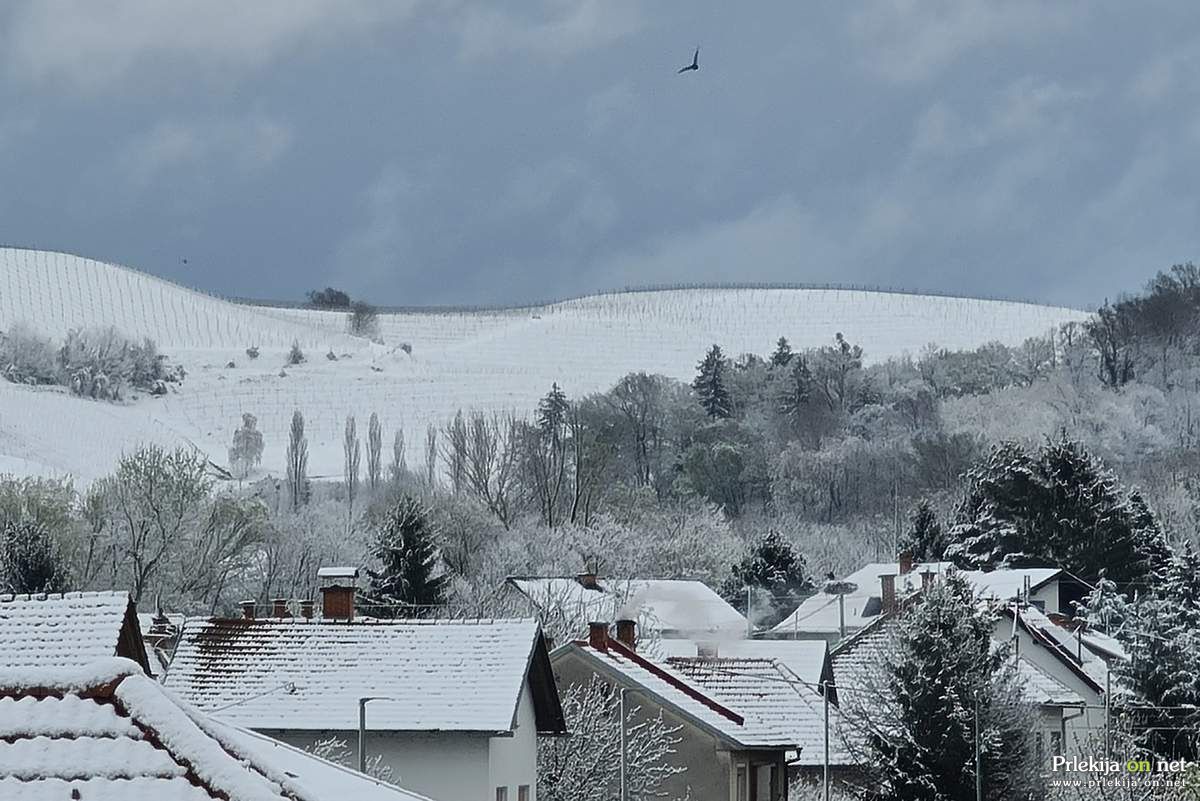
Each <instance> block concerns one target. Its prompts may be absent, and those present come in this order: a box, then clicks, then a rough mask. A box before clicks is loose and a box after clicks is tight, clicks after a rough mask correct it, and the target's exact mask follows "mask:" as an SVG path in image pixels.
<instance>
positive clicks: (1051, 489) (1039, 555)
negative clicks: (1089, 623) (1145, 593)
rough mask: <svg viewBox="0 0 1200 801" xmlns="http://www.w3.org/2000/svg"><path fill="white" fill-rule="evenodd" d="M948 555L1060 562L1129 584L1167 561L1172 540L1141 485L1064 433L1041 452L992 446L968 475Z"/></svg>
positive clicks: (984, 565) (989, 564)
mask: <svg viewBox="0 0 1200 801" xmlns="http://www.w3.org/2000/svg"><path fill="white" fill-rule="evenodd" d="M967 479H968V489H967V493H966V496H965V497H964V498H963V500H962V501H961V503H960V504H959V507H958V512H957V520H956V522H955V524H954V526H953V527H952V528H951V530H950V539H951V540H952V542H951V545H950V546H949V548H947V549H946V556H947V557H948V558H950V559H952V560H954V561H957V562H959V563H961V564H962V565H964V566H969V567H973V568H979V569H984V570H991V569H994V568H996V567H1034V566H1046V565H1050V566H1054V567H1062V568H1064V569H1066V570H1069V571H1071V572H1073V573H1075V574H1076V575H1078V576H1079V577H1080V578H1083V579H1084V580H1095V579H1096V578H1097V577H1098V576H1099V575H1100V574H1101V572H1102V571H1104V575H1106V576H1107V577H1108V578H1110V579H1112V580H1114V581H1116V582H1117V583H1118V584H1121V585H1124V584H1126V583H1129V582H1139V581H1144V580H1145V579H1146V578H1148V577H1149V576H1150V575H1151V574H1152V571H1153V570H1154V569H1155V568H1156V567H1158V566H1160V565H1162V564H1163V561H1164V560H1165V558H1166V553H1167V550H1166V544H1165V541H1164V538H1163V534H1162V530H1161V528H1160V527H1159V523H1158V521H1157V519H1156V518H1155V517H1154V515H1153V514H1152V513H1151V512H1150V510H1149V509H1148V507H1147V506H1146V503H1145V501H1144V500H1143V499H1142V497H1141V495H1140V494H1138V493H1137V492H1136V491H1127V490H1125V489H1124V488H1123V487H1122V486H1121V485H1120V484H1119V483H1118V481H1117V479H1116V477H1115V476H1114V475H1113V474H1112V473H1110V472H1109V471H1108V470H1107V469H1105V467H1104V466H1103V465H1102V464H1101V463H1100V462H1099V460H1097V459H1096V458H1094V457H1093V456H1092V455H1091V454H1089V453H1088V452H1087V451H1086V450H1084V448H1083V446H1082V445H1081V444H1080V443H1079V442H1076V441H1074V440H1070V439H1067V438H1066V437H1065V436H1063V437H1061V438H1059V439H1057V440H1047V441H1046V442H1045V443H1044V444H1043V445H1042V446H1041V447H1040V448H1038V449H1037V451H1035V452H1032V453H1031V452H1029V451H1026V450H1025V449H1024V448H1022V447H1021V446H1020V445H1018V444H1016V443H1012V442H1006V443H1002V444H1000V445H998V446H996V447H995V448H993V450H992V452H991V454H990V455H989V456H988V458H987V459H986V461H984V462H983V463H982V464H981V465H979V466H977V467H976V468H974V469H972V470H971V471H970V472H969V473H968V476H967Z"/></svg>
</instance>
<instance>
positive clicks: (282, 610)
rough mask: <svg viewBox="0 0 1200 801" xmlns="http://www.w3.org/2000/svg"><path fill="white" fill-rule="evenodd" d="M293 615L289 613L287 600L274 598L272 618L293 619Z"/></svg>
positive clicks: (272, 600) (272, 601)
mask: <svg viewBox="0 0 1200 801" xmlns="http://www.w3.org/2000/svg"><path fill="white" fill-rule="evenodd" d="M291 616H292V613H291V612H289V611H288V599H287V598H272V599H271V617H291Z"/></svg>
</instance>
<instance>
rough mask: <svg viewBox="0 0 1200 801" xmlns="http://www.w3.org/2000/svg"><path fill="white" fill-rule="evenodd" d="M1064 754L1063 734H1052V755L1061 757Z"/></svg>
mask: <svg viewBox="0 0 1200 801" xmlns="http://www.w3.org/2000/svg"><path fill="white" fill-rule="evenodd" d="M1062 752H1063V741H1062V732H1060V731H1052V732H1050V753H1051V754H1056V755H1061V754H1062Z"/></svg>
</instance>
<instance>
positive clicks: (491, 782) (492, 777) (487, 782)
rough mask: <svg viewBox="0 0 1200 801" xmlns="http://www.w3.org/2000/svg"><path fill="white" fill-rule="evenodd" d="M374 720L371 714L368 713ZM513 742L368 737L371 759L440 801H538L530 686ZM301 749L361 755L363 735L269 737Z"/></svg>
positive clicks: (414, 735) (451, 735)
mask: <svg viewBox="0 0 1200 801" xmlns="http://www.w3.org/2000/svg"><path fill="white" fill-rule="evenodd" d="M368 714H370V713H369V712H368ZM517 720H518V722H517V727H516V729H515V730H514V732H513V733H512V735H511V736H502V737H488V736H487V735H485V734H471V733H462V732H439V733H433V732H379V731H371V732H368V733H367V756H368V757H373V756H376V755H379V756H382V758H383V760H382V761H383V764H385V765H387V766H388V767H390V768H391V769H392V775H391V777H390V778H389V781H391V782H392V783H394V784H398V785H400V786H401V787H404V788H405V789H407V790H412V791H414V792H417V793H421V794H422V795H427V796H429V797H430V798H432V799H434V800H435V801H496V799H497V798H498V797H499V796H498V794H497V789H498V788H504V792H505V795H506V797H507V799H508V801H522V798H523V796H522V788H524V792H525V793H526V795H524V798H525V799H527V801H535V799H536V798H537V736H538V735H537V722H536V720H535V718H534V708H533V696H532V694H531V693H530V691H529V687H528V686H526V688H525V689H524V691H523V692H522V693H521V702H520V707H519V709H518V711H517ZM263 733H264V734H268V735H270V736H271V737H274V738H275V739H277V740H282V741H283V742H285V743H287V744H289V745H294V746H296V747H298V748H305V749H307V748H310V747H311V746H312V745H313V744H314V743H315V742H317V741H318V740H324V739H328V738H330V737H337V738H339V739H342V740H345V742H346V744H347V745H348V746H349V747H350V749H351V750H352V751H354V752H355V753H357V750H356V749H357V748H358V732H357V731H264V732H263Z"/></svg>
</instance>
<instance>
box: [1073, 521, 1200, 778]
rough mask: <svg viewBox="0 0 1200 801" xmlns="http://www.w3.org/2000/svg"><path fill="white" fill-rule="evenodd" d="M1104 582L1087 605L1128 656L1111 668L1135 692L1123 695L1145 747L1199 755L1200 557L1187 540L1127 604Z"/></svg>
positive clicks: (1168, 754)
mask: <svg viewBox="0 0 1200 801" xmlns="http://www.w3.org/2000/svg"><path fill="white" fill-rule="evenodd" d="M1115 589H1116V588H1115V585H1113V584H1112V583H1111V582H1109V583H1106V584H1105V583H1102V584H1101V586H1099V587H1098V588H1097V590H1096V591H1095V592H1093V593H1092V596H1091V597H1089V598H1088V600H1087V603H1086V604H1085V606H1084V608H1083V615H1084V616H1085V617H1086V619H1087V620H1088V621H1089V623H1090V624H1099V626H1100V627H1101V628H1102V629H1104V630H1106V631H1107V632H1108V633H1109V634H1111V635H1113V636H1115V637H1117V639H1118V640H1120V641H1121V643H1122V644H1123V645H1124V646H1125V650H1126V651H1127V652H1128V654H1129V659H1128V660H1117V661H1115V662H1114V663H1113V670H1114V673H1115V674H1116V677H1117V680H1119V683H1120V684H1121V686H1123V687H1126V688H1128V689H1129V690H1131V691H1132V696H1131V697H1118V702H1120V703H1121V705H1122V706H1123V707H1124V708H1123V709H1122V712H1124V713H1125V714H1126V716H1127V717H1128V718H1129V719H1131V720H1132V721H1133V726H1132V728H1133V730H1134V732H1135V734H1137V735H1138V737H1139V739H1140V741H1141V742H1140V745H1142V746H1143V747H1144V748H1146V749H1147V750H1149V751H1150V752H1151V753H1153V754H1156V755H1158V756H1161V757H1165V758H1169V759H1187V760H1193V761H1194V760H1196V759H1197V758H1198V757H1200V667H1198V666H1200V556H1197V554H1196V552H1195V551H1194V550H1193V549H1192V547H1191V545H1190V544H1187V545H1185V546H1184V547H1183V548H1181V549H1180V550H1179V551H1178V552H1177V553H1175V554H1174V555H1173V556H1172V557H1171V558H1170V560H1169V561H1168V563H1167V565H1166V567H1165V568H1164V569H1163V570H1161V571H1160V574H1159V576H1158V577H1157V581H1156V582H1155V584H1154V586H1153V588H1152V590H1151V592H1149V593H1148V594H1146V593H1142V594H1140V595H1139V597H1138V599H1137V601H1135V602H1133V603H1129V602H1128V601H1126V600H1125V599H1123V598H1121V597H1120V596H1119V595H1117V597H1116V598H1113V597H1112V594H1109V593H1107V592H1106V590H1108V591H1111V590H1115Z"/></svg>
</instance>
